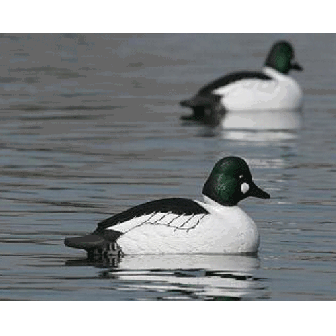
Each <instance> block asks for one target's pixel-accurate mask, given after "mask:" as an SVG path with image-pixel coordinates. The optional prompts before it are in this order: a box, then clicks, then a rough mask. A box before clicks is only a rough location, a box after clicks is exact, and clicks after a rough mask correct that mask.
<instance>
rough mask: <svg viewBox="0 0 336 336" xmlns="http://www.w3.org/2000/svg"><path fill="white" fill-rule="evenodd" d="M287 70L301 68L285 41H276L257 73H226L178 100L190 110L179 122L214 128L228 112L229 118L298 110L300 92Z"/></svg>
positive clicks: (289, 45)
mask: <svg viewBox="0 0 336 336" xmlns="http://www.w3.org/2000/svg"><path fill="white" fill-rule="evenodd" d="M290 70H297V71H302V70H303V68H302V67H301V66H300V65H299V64H298V63H297V62H296V61H295V56H294V49H293V47H292V45H291V44H290V43H289V42H287V41H279V42H276V43H275V44H274V45H273V46H272V48H271V50H270V52H269V54H268V56H267V58H266V61H265V64H264V67H263V68H262V70H261V71H240V72H235V73H231V74H228V75H226V76H224V77H221V78H219V79H217V80H215V81H213V82H211V83H209V84H207V85H205V86H204V87H202V88H201V89H200V90H199V91H198V93H197V94H196V95H195V96H194V97H192V98H190V99H187V100H183V101H181V102H180V105H181V106H183V107H189V108H191V109H192V110H193V114H192V115H189V116H182V117H181V119H183V120H195V121H200V122H203V123H205V124H210V125H218V124H220V123H221V122H222V121H223V120H225V119H226V118H227V114H228V112H232V113H231V114H232V115H233V112H236V111H237V112H242V111H243V112H250V111H267V112H270V111H272V110H273V111H274V110H276V111H279V110H281V111H284V110H285V111H288V110H289V111H296V110H300V109H301V107H302V100H303V99H302V91H301V88H300V86H299V85H298V84H297V82H296V81H295V80H294V79H293V78H291V77H290V76H289V75H288V74H289V72H290ZM245 117H247V118H248V117H249V115H248V114H247V116H245ZM243 118H244V116H243ZM262 118H263V119H264V116H263V117H262ZM223 126H224V124H223Z"/></svg>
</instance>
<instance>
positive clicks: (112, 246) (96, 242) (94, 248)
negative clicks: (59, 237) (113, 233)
mask: <svg viewBox="0 0 336 336" xmlns="http://www.w3.org/2000/svg"><path fill="white" fill-rule="evenodd" d="M64 245H65V246H68V247H72V248H76V249H83V250H86V252H87V253H88V257H89V258H91V257H97V256H98V257H107V256H119V257H120V256H122V251H121V248H120V246H119V245H118V244H117V243H116V241H111V240H108V239H106V237H104V236H103V235H98V234H88V235H85V236H79V237H69V238H65V239H64Z"/></svg>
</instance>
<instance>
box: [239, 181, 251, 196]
mask: <svg viewBox="0 0 336 336" xmlns="http://www.w3.org/2000/svg"><path fill="white" fill-rule="evenodd" d="M249 189H250V186H249V185H248V184H247V183H245V182H244V183H242V185H241V186H240V190H241V192H242V193H243V194H246V193H247V192H248V191H249Z"/></svg>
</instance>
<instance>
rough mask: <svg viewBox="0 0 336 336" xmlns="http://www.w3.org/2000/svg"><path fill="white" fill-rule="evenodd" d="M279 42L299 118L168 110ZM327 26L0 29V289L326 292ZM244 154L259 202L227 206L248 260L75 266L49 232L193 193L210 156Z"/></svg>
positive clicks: (330, 54)
mask: <svg viewBox="0 0 336 336" xmlns="http://www.w3.org/2000/svg"><path fill="white" fill-rule="evenodd" d="M282 38H286V39H289V40H291V41H292V42H293V44H294V46H295V50H296V55H297V60H298V61H299V62H300V63H301V64H302V65H303V67H304V69H305V70H304V72H302V73H293V74H292V75H293V76H294V77H295V78H296V79H297V80H298V81H299V83H300V84H301V86H302V88H303V91H304V95H305V105H304V109H303V114H304V120H303V127H302V129H300V130H298V131H290V132H248V131H240V132H234V131H223V130H220V129H210V128H205V127H202V126H200V125H194V124H184V123H182V122H181V121H180V120H179V117H180V116H181V115H182V114H186V113H189V111H187V110H185V109H182V108H181V107H179V105H178V102H179V101H180V100H181V99H185V98H188V97H189V96H190V95H192V94H193V93H194V92H196V90H197V89H198V88H199V87H200V86H202V85H203V84H205V83H207V82H208V81H210V80H212V79H214V78H216V77H218V76H219V75H222V74H225V73H227V72H229V71H235V70H237V69H258V68H260V67H261V66H262V64H263V62H264V58H265V54H266V53H267V52H268V49H269V47H270V46H271V44H272V43H273V42H274V41H275V40H277V39H282ZM335 42H336V35H309V34H302V35H288V34H267V35H266V34H252V35H234V34H230V35H222V34H219V35H190V34H176V35H169V34H165V35H160V34H155V35H137V36H136V35H92V34H91V35H90V34H88V35H77V34H69V35H40V34H33V35H13V36H9V35H1V37H0V45H1V55H0V60H1V62H0V109H1V111H0V118H1V126H0V135H1V140H0V149H1V155H0V188H1V192H0V197H1V202H0V207H1V216H0V221H1V225H0V250H1V256H2V257H1V259H0V260H1V261H0V274H1V277H0V299H2V300H335V299H336V280H335V279H336V276H335V267H334V264H335V261H336V250H335V238H336V226H335V218H336V210H335V209H336V208H335V203H336V188H335V171H336V167H335V162H336V150H335V149H336V148H335V147H336V145H335V143H336V141H335V140H336V139H335V137H336V134H335V116H336V108H335V106H336V98H335V97H336V84H335V81H334V78H335V76H336V67H335V59H336V58H335V53H336V47H335V46H336V43H335ZM226 155H238V156H242V157H244V158H245V159H246V160H247V162H248V163H249V165H250V167H251V170H252V174H253V176H254V177H255V180H256V182H257V184H258V185H260V186H261V187H262V188H263V189H264V190H266V191H267V192H269V193H270V194H271V196H272V198H271V199H270V200H259V199H253V198H251V199H247V200H245V201H243V202H241V207H242V208H243V209H244V210H245V211H246V212H247V213H248V214H249V215H250V216H251V217H252V218H253V219H254V221H255V222H256V223H257V225H258V227H259V231H260V235H261V246H260V251H259V254H258V257H246V256H218V255H216V256H204V255H181V256H150V257H149V256H128V257H127V256H126V257H124V258H123V259H122V260H121V261H120V262H119V263H118V262H116V261H115V260H111V261H106V262H104V263H90V262H87V261H86V260H85V253H84V252H83V251H77V250H73V249H70V248H67V247H65V246H64V245H63V239H64V238H65V237H67V236H71V235H77V234H78V235H80V234H85V233H87V232H90V231H92V230H93V229H94V228H95V226H96V223H97V222H98V221H100V220H102V219H104V218H106V217H108V216H110V215H111V214H114V213H117V212H119V211H122V210H125V209H127V208H128V207H130V206H133V205H137V204H140V203H142V202H145V201H148V200H154V199H157V198H163V197H172V196H176V197H188V198H192V199H200V193H201V189H202V186H203V183H204V181H205V179H206V177H207V176H208V174H209V172H210V170H211V169H212V166H213V164H214V163H215V162H216V161H217V160H218V159H220V158H222V157H223V156H226Z"/></svg>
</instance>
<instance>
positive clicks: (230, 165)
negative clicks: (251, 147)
mask: <svg viewBox="0 0 336 336" xmlns="http://www.w3.org/2000/svg"><path fill="white" fill-rule="evenodd" d="M202 193H203V195H205V196H207V197H209V198H210V199H212V200H213V201H215V202H217V203H219V204H221V205H225V206H234V205H237V203H238V202H239V201H241V200H243V199H245V198H246V197H249V196H253V197H258V198H265V199H266V198H270V195H269V194H268V193H266V192H265V191H263V190H261V189H260V188H259V187H258V186H257V185H256V184H255V183H254V182H253V180H252V175H251V172H250V169H249V167H248V165H247V163H246V162H245V161H244V160H243V159H241V158H239V157H235V156H229V157H225V158H223V159H221V160H219V161H218V162H217V163H216V164H215V166H214V168H213V169H212V172H211V173H210V176H209V177H208V179H207V181H206V182H205V184H204V187H203V191H202Z"/></svg>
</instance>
